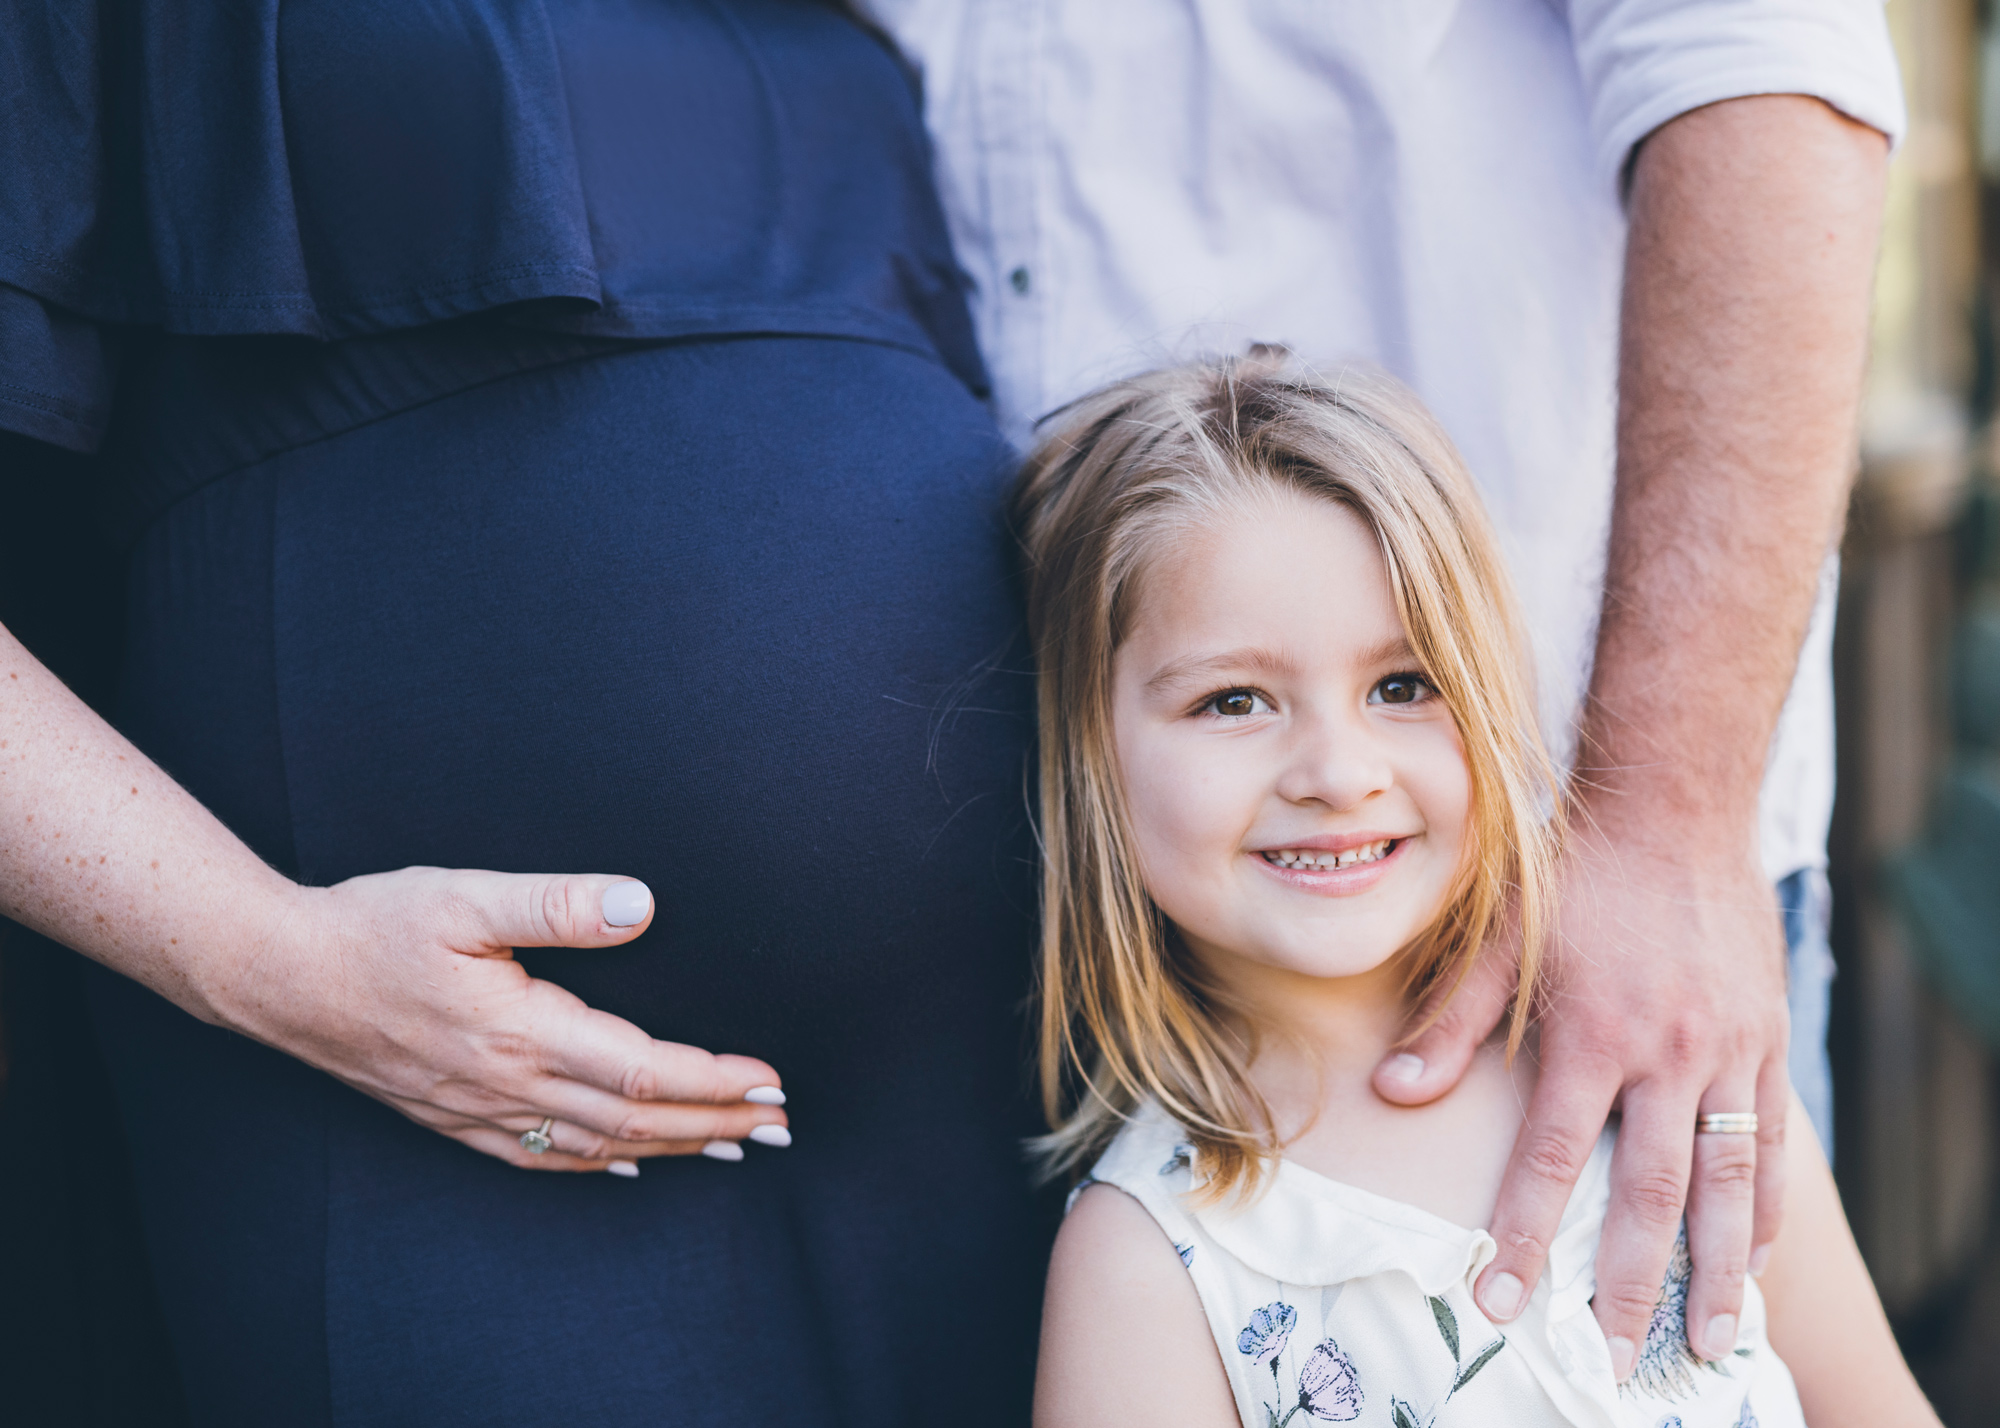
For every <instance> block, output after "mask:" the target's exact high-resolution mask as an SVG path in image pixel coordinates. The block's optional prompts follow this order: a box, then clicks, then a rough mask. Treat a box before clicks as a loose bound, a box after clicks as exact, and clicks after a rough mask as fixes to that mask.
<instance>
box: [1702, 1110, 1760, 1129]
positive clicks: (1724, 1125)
mask: <svg viewBox="0 0 2000 1428" xmlns="http://www.w3.org/2000/svg"><path fill="white" fill-rule="evenodd" d="M1694 1130H1695V1134H1696V1135H1755V1134H1757V1113H1756V1112H1755V1111H1717V1112H1714V1113H1713V1114H1710V1115H1706V1116H1696V1117H1695V1119H1694Z"/></svg>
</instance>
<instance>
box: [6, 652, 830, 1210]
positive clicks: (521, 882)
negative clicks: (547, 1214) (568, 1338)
mask: <svg viewBox="0 0 2000 1428" xmlns="http://www.w3.org/2000/svg"><path fill="white" fill-rule="evenodd" d="M607 914H608V916H607ZM0 915H4V916H6V917H10V918H13V919H14V920H15V921H17V922H20V923H23V924H25V925H26V926H28V927H31V928H33V929H34V930H35V931H37V932H39V933H41V934H42V935H43V936H45V937H49V938H52V939H54V940H55V941H57V942H61V943H63V944H64V945H65V946H68V947H73V948H75V949H76V950H77V951H79V952H81V953H83V954H84V955H85V956H87V957H91V958H93V959H95V960H96V961H99V962H102V963H104V964H105V965H106V966H108V967H111V968H113V969H115V970H117V971H119V972H122V973H124V974H125V975H126V976H128V977H131V978H134V979H135V980H137V981H139V982H142V983H144V984H145V985H146V986H148V987H151V988H152V989H153V990H154V991H156V992H158V993H159V994H160V995H161V996H163V997H165V998H167V999H168V1000H169V1001H171V1002H173V1003H174V1004H175V1005H176V1006H179V1007H180V1008H182V1009H183V1010H185V1011H187V1012H189V1013H191V1014H193V1015H195V1016H198V1017H200V1018H201V1019H202V1020H204V1021H209V1022H213V1023H215V1024H217V1025H219V1026H226V1027H229V1028H231V1029H232V1030H235V1031H239V1032H242V1033H243V1034H244V1035H246V1036H251V1037H255V1038H256V1039H257V1040H259V1041H262V1042H264V1043H266V1044H267V1045H270V1046H274V1047H276V1048H277V1049H278V1050H280V1051H283V1052H286V1053H288V1054H289V1055H292V1056H296V1057H298V1058H299V1059H300V1060H302V1061H305V1062H307V1063H309V1064H311V1065H313V1066H317V1067H319V1068H320V1069H321V1070H324V1071H327V1072H330V1073H331V1074H333V1075H335V1076H338V1077H339V1078H340V1079H341V1080H343V1081H345V1082H347V1084H349V1085H350V1086H353V1087H355V1088H356V1089H358V1090H361V1091H365V1092H367V1093H368V1094H369V1095H371V1096H374V1097H376V1098H377V1099H378V1100H382V1101H385V1102H387V1103H388V1104H389V1105H392V1106H394V1107H395V1108H396V1109H397V1110H399V1111H401V1112H402V1113H403V1114H404V1115H406V1116H408V1117H410V1118H411V1119H412V1120H414V1121H416V1122H418V1123H419V1124H421V1125H426V1126H429V1127H430V1128H431V1129H433V1130H436V1131H440V1132H442V1133H443V1134H445V1135H448V1136H451V1137H453V1138H454V1139H456V1140H459V1141H462V1142H463V1143H464V1144H466V1145H469V1146H471V1147H472V1148H473V1149H475V1150H480V1151H484V1152H485V1153H486V1154H488V1155H494V1156H498V1157H500V1158H501V1159H503V1160H506V1161H508V1162H510V1163H511V1164H515V1165H524V1166H533V1167H535V1168H537V1169H546V1170H605V1169H617V1170H619V1171H620V1172H622V1173H624V1174H627V1175H630V1174H633V1173H636V1166H635V1164H633V1162H635V1161H636V1160H637V1159H638V1158H639V1157H641V1156H648V1155H684V1154H689V1153H691V1152H694V1151H702V1150H705V1151H707V1152H708V1153H709V1154H711V1155H714V1156H716V1157H718V1158H720V1159H730V1160H733V1159H737V1158H740V1157H741V1155H742V1151H741V1150H740V1149H739V1148H738V1146H737V1144H736V1142H737V1141H739V1140H741V1139H746V1138H749V1139H755V1140H758V1141H760V1142H762V1143H763V1144H766V1145H785V1144H788V1143H789V1142H790V1139H791V1136H790V1133H789V1131H787V1130H786V1129H785V1114H784V1112H783V1111H781V1110H779V1109H778V1106H779V1105H781V1104H782V1103H783V1101H784V1093H783V1092H782V1091H780V1090H779V1089H778V1076H777V1073H776V1072H774V1071H773V1070H772V1069H771V1068H770V1067H769V1066H766V1065H765V1064H764V1063H763V1062H761V1061H753V1060H751V1059H750V1058H748V1057H743V1056H711V1055H710V1054H709V1053H708V1052H706V1051H700V1050H697V1049H695V1048H694V1047H691V1046H675V1045H672V1044H671V1043H668V1042H664V1041H655V1040H653V1039H652V1038H651V1037H650V1036H647V1035H646V1034H645V1033H644V1032H643V1031H641V1030H639V1028H637V1027H636V1026H633V1025H632V1024H631V1023H630V1022H626V1021H621V1020H620V1019H619V1018H617V1017H615V1016H608V1015H606V1014H605V1013H603V1012H597V1011H592V1010H591V1009H590V1008H589V1007H587V1006H585V1005H584V1004H583V1003H582V1002H581V1001H579V1000H577V999H576V998H575V997H574V996H572V995H570V994H569V993H568V992H566V991H564V990H562V988H560V987H557V986H554V985H552V984H550V983H548V982H538V981H536V980H535V979H534V978H532V977H530V976H529V975H528V974H527V972H526V971H525V970H523V969H522V967H521V965H520V964H519V963H518V962H516V961H515V960H514V959H513V957H512V955H511V949H513V948H515V947H615V946H617V945H618V944H619V943H622V942H628V941H630V940H631V939H632V938H634V937H637V936H638V935H639V934H640V933H641V932H643V931H645V930H646V925H647V923H649V922H650V921H651V920H652V898H651V895H650V894H648V893H647V892H646V890H645V887H644V885H643V884H640V883H636V882H634V881H632V880H631V879H630V878H613V877H601V876H595V877H559V876H520V875H514V874H508V873H483V872H448V871H445V870H443V869H438V868H405V869H403V870H401V871H400V872H394V873H379V874H376V875H374V876H371V877H362V878H351V879H349V880H348V881H347V882H344V883H341V884H339V885H338V886H336V887H331V888H302V887H300V886H298V885H297V884H296V883H293V882H292V881H290V880H289V879H287V878H285V877H283V876H281V875H280V874H278V873H277V872H275V871H273V870H272V869H271V868H270V867H268V866H266V865H265V864H264V863H263V862H262V861H261V860H260V859H259V858H258V857H257V855H256V854H255V853H253V852H251V851H250V849H249V848H247V847H246V846H244V844H243V842H242V840H241V839H239V838H237V837H236V835H235V834H233V833H231V832H230V831H229V830H228V829H227V828H225V827H223V826H222V824H221V823H220V822H218V821H217V820H216V818H215V816H214V815H213V814H211V813H210V812H209V811H208V810H207V809H206V808H204V807H202V806H201V804H199V803H198V802H196V801H195V800H194V799H193V798H192V797H190V796H189V794H188V793H187V791H186V790H185V789H183V788H181V787H180V786H179V785H178V784H176V783H175V782H174V781H173V780H172V779H170V778H168V777H167V775H166V774H165V773H164V772H162V771H161V770H160V768H159V767H158V766H157V765H155V764H154V763H153V762H152V761H151V760H150V759H148V758H147V757H146V756H145V755H144V754H142V753H140V752H139V751H138V750H137V749H135V748H134V747H132V745H131V744H129V743H127V742H126V741H125V739H124V738H123V737H122V736H120V735H119V734H118V732H117V731H116V730H114V729H112V728H111V727H110V726H109V725H107V724H106V723H105V722H104V721H103V720H102V719H100V718H98V717H97V715H95V714H94V713H92V712H91V711H90V709H89V708H88V707H86V706H85V705H84V704H83V703H82V701H80V700H79V699H77V697H76V696H75V695H73V694H71V693H70V691H69V690H68V689H66V688H64V687H63V684H62V682H61V681H60V680H58V679H56V677H55V676H54V675H52V674H50V673H49V672H48V670H46V669H44V668H43V667H42V665H41V664H40V663H39V662H37V661H36V659H35V658H34V656H32V655H31V654H29V653H28V651H27V650H25V649H23V648H22V647H21V646H20V644H18V643H17V642H16V641H15V640H14V639H13V637H12V636H11V635H9V634H8V633H7V631H6V630H4V629H0ZM760 1088H761V1089H760ZM752 1096H754V1097H756V1099H754V1100H752V1099H747V1098H748V1097H752ZM546 1118H552V1119H553V1121H554V1124H553V1125H552V1126H551V1127H550V1130H549V1136H550V1138H551V1139H552V1140H553V1142H554V1145H553V1148H551V1149H549V1150H548V1151H547V1152H545V1153H544V1154H542V1155H539V1156H537V1155H532V1154H530V1153H529V1152H528V1150H527V1149H526V1148H524V1147H523V1146H522V1144H521V1141H520V1137H521V1135H522V1133H523V1132H525V1131H531V1130H535V1129H537V1128H539V1127H540V1125H541V1123H542V1121H543V1120H544V1119H546Z"/></svg>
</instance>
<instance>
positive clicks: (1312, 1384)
mask: <svg viewBox="0 0 2000 1428" xmlns="http://www.w3.org/2000/svg"><path fill="white" fill-rule="evenodd" d="M1299 1407H1301V1408H1303V1409H1305V1411H1306V1412H1308V1413H1310V1414H1312V1416H1313V1417H1315V1418H1319V1419H1323V1420H1325V1421H1326V1422H1328V1423H1346V1422H1349V1421H1351V1420H1353V1419H1356V1418H1359V1417H1360V1416H1361V1376H1360V1375H1359V1374H1357V1373H1355V1371H1354V1363H1353V1361H1352V1360H1351V1359H1349V1358H1348V1357H1347V1355H1346V1354H1343V1353H1342V1352H1341V1351H1340V1345H1339V1344H1336V1343H1335V1342H1334V1341H1333V1340H1332V1339H1328V1340H1326V1341H1325V1342H1324V1343H1322V1344H1321V1345H1320V1346H1319V1347H1318V1348H1316V1349H1314V1350H1313V1351H1312V1353H1311V1354H1309V1355H1307V1356H1306V1366H1305V1367H1304V1368H1303V1369H1301V1370H1300V1371H1299Z"/></svg>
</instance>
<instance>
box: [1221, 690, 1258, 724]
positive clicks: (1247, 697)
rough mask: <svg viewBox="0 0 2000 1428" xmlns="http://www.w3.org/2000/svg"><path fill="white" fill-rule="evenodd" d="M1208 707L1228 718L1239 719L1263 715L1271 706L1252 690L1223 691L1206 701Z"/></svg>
mask: <svg viewBox="0 0 2000 1428" xmlns="http://www.w3.org/2000/svg"><path fill="white" fill-rule="evenodd" d="M1208 707H1209V708H1211V709H1213V710H1214V711H1215V712H1216V713H1218V714H1221V715H1225V716H1226V717H1228V718H1231V719H1241V718H1244V717H1245V716H1247V715H1251V714H1262V713H1265V712H1266V711H1268V710H1269V709H1270V707H1271V706H1270V705H1268V704H1266V703H1265V702H1264V701H1263V700H1261V699H1259V698H1258V697H1257V695H1256V692H1255V691H1253V690H1249V689H1225V690H1224V691H1223V692H1222V693H1220V694H1218V695H1216V696H1215V697H1214V698H1213V699H1211V700H1209V701H1208Z"/></svg>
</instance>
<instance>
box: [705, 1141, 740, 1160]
mask: <svg viewBox="0 0 2000 1428" xmlns="http://www.w3.org/2000/svg"><path fill="white" fill-rule="evenodd" d="M701 1153H702V1154H703V1155H705V1156H707V1157H708V1158H709V1159H710V1160H741V1159H742V1158H743V1147H742V1146H740V1145H738V1144H737V1143H736V1142H735V1141H733V1140H712V1141H710V1142H709V1143H708V1144H707V1145H705V1146H703V1147H702V1148H701Z"/></svg>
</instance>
